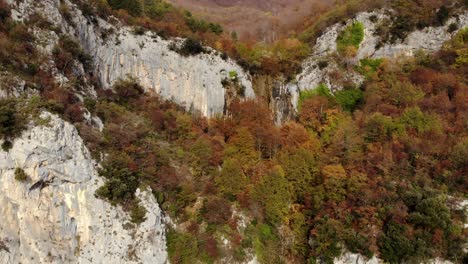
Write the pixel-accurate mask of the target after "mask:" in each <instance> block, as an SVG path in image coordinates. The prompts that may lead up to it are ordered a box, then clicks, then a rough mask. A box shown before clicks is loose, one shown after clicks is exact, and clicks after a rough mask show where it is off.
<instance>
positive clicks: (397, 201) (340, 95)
mask: <svg viewBox="0 0 468 264" xmlns="http://www.w3.org/2000/svg"><path fill="white" fill-rule="evenodd" d="M101 2H102V1H101ZM101 2H96V3H97V4H102V3H101ZM2 3H3V2H2V1H1V0H0V21H1V23H0V29H1V34H2V36H4V38H2V40H1V41H0V45H4V47H5V50H6V51H10V52H9V53H8V54H5V56H8V57H6V59H7V60H5V61H3V60H2V61H1V66H2V67H3V68H2V70H5V71H7V72H9V73H15V74H17V75H19V76H21V77H23V78H24V79H25V80H27V87H34V89H36V90H38V96H40V98H41V99H42V102H43V103H38V104H37V105H36V106H35V108H34V109H35V110H36V112H40V110H49V111H53V112H55V113H58V114H60V115H62V117H63V118H64V119H66V120H68V121H70V122H72V123H74V124H75V125H76V126H77V127H78V128H79V131H80V134H81V136H82V137H83V138H84V139H85V140H86V143H87V146H88V148H89V149H90V150H91V151H92V152H93V156H94V157H95V158H96V159H98V160H99V161H100V162H101V164H102V169H101V170H100V174H101V175H102V176H103V177H104V178H105V183H104V185H103V186H102V187H100V188H99V189H98V190H97V191H96V195H98V196H99V197H101V198H103V199H106V200H108V201H110V202H111V203H113V204H118V205H121V206H122V207H123V208H124V209H125V210H127V211H128V212H130V215H131V217H132V221H133V222H135V223H141V222H142V221H144V219H145V210H144V209H142V207H141V205H139V201H138V200H137V199H136V198H135V191H136V189H137V188H139V187H141V188H143V187H148V186H149V187H151V189H152V190H153V191H154V194H155V197H156V198H157V200H158V201H159V202H160V204H161V206H162V208H163V209H164V211H165V212H167V213H168V214H169V215H170V216H171V217H172V218H173V219H174V220H175V221H177V222H178V223H179V225H178V226H179V227H180V228H178V229H177V230H171V231H170V232H169V233H168V237H167V239H168V251H169V255H170V258H171V261H172V262H173V263H195V262H197V261H200V262H206V263H211V262H215V261H216V260H219V259H221V258H223V257H226V256H229V257H232V259H233V261H243V260H246V259H247V258H248V257H249V256H251V254H253V253H254V254H255V255H256V256H258V258H259V260H260V261H261V262H263V263H277V262H291V263H304V262H312V263H314V262H327V263H330V262H332V261H333V258H334V257H336V256H338V255H339V254H340V253H341V251H342V250H343V249H345V248H346V249H348V250H350V251H352V252H356V253H361V254H363V255H365V256H368V257H370V256H372V255H375V254H378V256H379V257H381V258H382V259H383V260H384V261H386V262H389V263H402V262H408V263H412V262H421V261H425V260H427V259H430V258H434V257H443V258H446V259H451V260H453V261H456V262H460V263H461V262H463V261H466V253H464V252H463V245H464V243H465V238H466V230H464V229H463V223H464V221H465V216H464V212H462V211H460V210H458V209H457V207H456V206H454V205H453V203H454V201H453V198H452V197H450V196H449V194H450V195H451V196H454V195H463V194H465V193H466V189H467V183H466V179H465V178H466V177H465V175H466V174H467V166H466V164H467V151H466V149H467V145H468V143H467V142H468V141H467V133H466V119H467V109H466V97H467V94H466V93H467V84H466V61H465V59H464V58H465V57H464V54H465V53H464V52H463V51H464V50H465V49H466V45H467V42H466V38H465V37H464V36H465V33H464V32H466V31H462V33H460V34H462V35H461V36H462V37H460V35H457V36H456V37H455V38H454V40H453V41H452V42H450V43H449V44H448V45H447V46H446V47H445V48H444V49H443V50H442V51H441V52H439V53H437V54H435V55H426V54H418V56H417V57H416V58H415V59H407V60H401V61H396V62H378V63H377V62H374V61H364V62H363V63H362V64H361V65H362V66H364V70H365V71H366V72H371V73H372V74H369V76H368V78H367V80H366V82H365V83H364V85H363V86H362V87H359V89H357V88H356V89H346V90H343V91H342V92H337V93H335V94H331V92H330V91H329V90H328V88H327V87H326V86H324V85H321V86H320V87H319V89H316V90H315V91H313V92H305V93H303V94H301V102H300V111H299V115H298V118H297V120H292V121H290V122H288V123H286V124H283V125H282V126H279V127H277V126H275V124H274V122H273V117H272V113H271V112H270V109H268V107H267V106H266V105H265V104H264V102H262V101H254V100H244V101H239V100H237V101H235V102H233V103H232V104H231V105H230V109H229V111H228V112H229V115H227V116H223V117H217V118H213V119H206V118H204V117H201V116H200V115H199V114H198V113H196V112H187V111H185V110H184V109H183V108H181V107H180V106H177V105H176V104H174V103H173V102H170V101H166V100H162V99H160V98H158V97H149V96H147V95H145V94H144V91H143V89H142V87H140V86H139V85H138V84H137V83H135V81H134V80H132V79H128V80H122V81H120V82H117V83H116V84H115V85H114V87H113V88H114V89H113V90H101V89H99V87H98V85H96V89H97V94H98V96H97V97H96V98H94V97H91V96H90V97H89V98H86V99H83V100H82V99H81V98H80V97H78V96H77V95H76V94H75V92H76V90H75V89H78V88H81V87H83V86H84V84H86V81H87V80H86V78H83V77H82V76H75V75H74V74H72V72H73V71H72V70H71V69H72V68H73V67H75V66H76V65H75V62H76V63H77V62H78V61H81V62H82V63H83V62H85V61H86V56H80V54H81V55H84V54H83V53H82V52H81V51H80V50H79V49H76V48H77V47H76V45H74V43H73V41H71V42H70V41H69V40H67V39H61V40H60V42H59V45H58V46H57V47H56V48H55V51H56V52H54V56H53V59H54V60H55V63H56V65H63V67H59V68H60V69H59V70H60V71H61V73H62V74H64V75H65V76H66V77H67V78H70V80H71V82H70V83H72V84H73V85H65V86H61V85H58V84H57V82H56V81H55V79H54V78H53V76H52V75H51V74H50V73H48V72H46V71H44V70H42V69H41V67H34V66H27V65H28V64H32V63H33V62H37V63H41V60H40V58H39V57H38V56H35V54H36V51H35V49H34V48H30V47H29V46H28V45H27V44H31V42H30V40H31V39H32V36H31V35H30V34H28V30H24V28H23V27H22V25H21V24H15V23H13V22H11V21H10V22H5V21H6V20H8V19H4V18H2V16H3V15H2V14H3V13H2V12H3V11H2ZM106 6H107V5H105V4H103V5H102V6H100V5H98V6H97V8H104V9H103V10H101V11H102V12H111V11H110V10H108V9H106ZM115 12H117V14H119V13H120V14H119V15H120V16H121V17H122V18H125V17H126V18H127V19H128V20H141V21H140V22H139V23H143V22H147V23H149V24H150V25H151V23H153V22H154V21H149V22H148V20H146V18H145V17H139V14H140V13H138V12H136V13H135V16H128V15H127V14H125V12H122V11H115ZM132 12H133V11H132ZM142 12H146V11H145V10H143V11H142ZM156 13H158V12H156ZM148 16H150V15H149V14H148ZM142 21H143V22H142ZM161 21H164V19H162V20H161ZM28 23H29V22H28ZM31 23H32V22H31ZM208 34H211V33H208ZM20 40H21V41H20ZM238 47H240V48H239V50H241V51H242V52H245V54H246V56H248V58H249V63H253V64H254V65H255V64H256V65H260V66H258V67H264V66H267V65H270V66H271V67H272V68H271V69H275V67H276V66H278V65H277V64H275V63H277V62H282V60H283V59H284V58H286V59H284V61H283V62H284V63H285V64H284V65H283V67H286V66H287V65H288V64H287V63H289V62H290V61H294V60H297V59H298V58H300V57H301V56H304V54H306V53H307V48H306V47H305V46H304V44H303V43H301V42H299V41H297V40H291V41H285V43H284V44H280V45H279V46H273V47H261V48H255V45H254V46H249V45H247V44H246V45H245V46H241V45H240V44H239V46H238ZM252 47H254V48H252ZM5 50H3V51H5ZM290 51H293V52H292V53H290ZM0 52H1V51H0ZM294 52H297V53H294ZM24 53H25V54H30V55H31V56H30V57H29V58H30V60H27V59H26V58H27V56H25V55H24ZM271 53H275V54H280V55H282V56H281V59H278V60H277V61H276V60H275V59H272V60H273V62H274V63H272V64H268V62H270V61H269V59H270V58H272V57H269V55H264V54H271ZM76 55H79V56H76ZM283 55H284V56H283ZM75 56H76V57H75ZM1 58H4V57H1ZM80 58H82V59H85V60H83V61H82V60H81V59H80ZM273 58H274V57H273ZM64 62H73V63H72V64H67V63H64ZM9 66H10V67H9ZM69 67H70V68H69ZM266 69H268V68H266ZM272 72H273V73H274V72H275V71H273V70H272ZM36 103H37V102H36ZM10 104H14V102H13V103H11V102H7V103H4V102H3V101H1V103H0V122H3V123H2V125H3V126H2V127H1V128H2V129H3V130H0V131H1V132H2V136H3V137H5V136H6V137H8V136H9V135H14V134H16V133H12V132H11V131H14V132H18V131H21V129H22V127H23V126H22V125H23V124H24V123H23V122H24V120H23V121H22V119H19V118H18V119H17V118H16V116H15V115H16V114H17V113H20V111H17V112H15V111H11V109H14V108H16V107H18V105H14V106H10ZM85 108H86V109H85ZM86 110H89V111H90V113H91V114H92V115H94V116H98V117H100V119H101V120H102V121H103V123H104V128H103V131H102V132H101V131H99V130H98V129H97V128H95V127H93V126H92V125H91V124H90V121H88V120H86V119H85V117H84V113H86ZM12 120H13V121H12ZM12 124H13V125H12ZM18 127H19V128H20V129H17V128H18ZM5 131H6V132H5ZM18 133H19V132H18ZM101 154H105V155H101ZM224 241H228V242H229V243H228V246H226V245H225V244H224Z"/></svg>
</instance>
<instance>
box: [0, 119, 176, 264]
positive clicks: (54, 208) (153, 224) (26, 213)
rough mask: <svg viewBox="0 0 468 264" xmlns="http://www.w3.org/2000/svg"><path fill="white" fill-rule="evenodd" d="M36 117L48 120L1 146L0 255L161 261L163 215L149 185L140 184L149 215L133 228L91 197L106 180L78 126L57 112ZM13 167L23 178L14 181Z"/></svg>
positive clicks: (9, 259)
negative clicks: (5, 148)
mask: <svg viewBox="0 0 468 264" xmlns="http://www.w3.org/2000/svg"><path fill="white" fill-rule="evenodd" d="M41 118H43V119H45V120H47V121H46V122H47V124H46V125H45V126H34V127H30V128H29V129H28V130H27V131H25V132H24V133H23V135H22V136H21V137H20V138H18V139H16V140H15V143H14V145H13V146H12V148H11V150H10V151H9V152H4V151H0V175H1V177H0V192H1V193H2V195H0V204H1V205H2V206H1V209H0V213H1V215H2V221H1V223H0V242H1V246H2V248H1V250H0V262H1V263H5V264H10V263H12V264H13V263H104V262H109V261H111V262H115V263H141V262H144V263H166V261H167V252H166V237H165V225H164V214H163V213H162V212H161V209H159V206H158V204H157V202H156V200H155V198H154V197H153V195H152V194H151V191H143V192H140V191H138V194H137V196H138V197H139V198H140V199H141V201H142V204H143V205H144V206H145V208H146V209H147V211H148V214H147V215H146V218H147V220H146V221H145V222H144V223H143V224H141V225H139V226H137V227H136V228H135V227H133V224H132V223H131V222H130V219H129V217H128V215H127V214H126V213H125V212H123V211H122V209H121V208H119V207H115V206H112V205H110V204H109V203H108V202H105V201H103V200H101V199H98V198H96V197H95V196H94V192H95V190H96V189H97V188H98V187H99V186H100V185H102V183H103V180H102V178H101V177H99V176H98V173H97V169H96V164H95V162H94V161H93V160H92V159H91V157H90V153H89V151H88V150H87V148H86V147H85V145H84V143H83V141H82V139H81V138H80V136H79V135H78V132H77V130H76V129H75V128H74V127H73V126H72V125H71V124H69V123H67V122H64V121H63V120H61V119H60V118H58V117H57V116H55V115H51V114H48V113H43V114H42V116H41ZM15 170H16V171H18V170H21V171H24V172H25V173H26V174H27V175H28V176H27V177H28V179H25V181H24V182H18V180H15ZM136 241H138V242H136Z"/></svg>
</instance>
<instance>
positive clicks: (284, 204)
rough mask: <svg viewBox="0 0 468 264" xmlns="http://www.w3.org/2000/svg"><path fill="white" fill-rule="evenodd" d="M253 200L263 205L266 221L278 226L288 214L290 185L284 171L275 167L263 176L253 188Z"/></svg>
mask: <svg viewBox="0 0 468 264" xmlns="http://www.w3.org/2000/svg"><path fill="white" fill-rule="evenodd" d="M253 196H254V197H255V200H256V201H257V202H258V203H260V204H262V205H263V208H264V210H265V217H266V219H267V220H268V221H269V222H270V223H272V224H279V223H281V221H282V220H283V218H284V217H285V216H286V215H287V213H288V212H289V206H290V203H291V189H290V184H289V182H288V181H287V180H286V177H285V175H284V171H283V169H282V168H281V167H280V166H276V167H275V168H273V169H272V171H271V172H270V173H269V174H267V175H265V176H264V177H263V179H262V182H261V183H260V184H259V185H257V186H255V190H254V193H253Z"/></svg>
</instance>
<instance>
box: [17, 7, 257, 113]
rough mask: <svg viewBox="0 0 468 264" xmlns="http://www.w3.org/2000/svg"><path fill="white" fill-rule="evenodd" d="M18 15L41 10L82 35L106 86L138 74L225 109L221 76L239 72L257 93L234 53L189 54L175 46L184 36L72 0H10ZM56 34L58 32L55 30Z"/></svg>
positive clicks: (212, 108) (196, 105) (163, 88)
mask: <svg viewBox="0 0 468 264" xmlns="http://www.w3.org/2000/svg"><path fill="white" fill-rule="evenodd" d="M10 2H11V4H12V5H13V8H14V10H13V17H14V18H15V19H16V20H24V19H26V18H27V17H28V16H29V15H31V14H34V13H35V12H39V13H42V14H44V15H45V16H46V17H47V19H48V20H49V22H52V23H53V24H54V25H55V26H57V27H58V28H60V29H62V31H63V32H65V33H67V34H69V35H71V36H73V37H75V38H76V39H77V40H79V42H80V44H81V45H82V47H83V48H84V49H85V51H86V52H87V53H89V54H90V55H91V57H92V58H93V64H94V73H95V75H96V76H97V77H98V79H99V80H100V83H101V84H102V85H103V87H105V88H109V87H111V86H112V84H113V83H114V82H115V81H117V80H118V79H122V78H126V77H127V76H133V77H135V78H137V80H139V82H140V84H141V85H142V86H143V87H144V88H145V89H146V90H147V91H148V92H149V93H154V94H160V95H161V96H162V97H163V98H165V99H172V100H174V101H175V102H177V103H179V104H181V105H185V106H186V107H187V109H189V108H192V109H194V110H198V111H200V112H201V113H202V114H204V115H205V116H213V115H215V114H217V113H222V112H223V110H224V103H225V95H226V93H225V90H224V88H223V85H222V83H221V82H222V80H223V79H225V78H226V77H227V75H228V73H229V72H236V73H237V76H238V80H239V82H240V83H241V84H242V85H243V86H244V87H245V96H246V97H253V96H254V93H253V89H252V83H251V80H250V76H249V75H248V74H247V73H245V72H244V70H243V69H242V68H241V67H240V66H239V65H237V64H236V63H235V62H234V61H232V60H231V59H229V58H226V59H223V58H222V57H221V56H220V54H218V53H217V52H216V51H215V50H213V49H211V48H208V47H207V48H206V50H207V52H206V53H202V54H198V55H195V56H187V57H184V56H182V55H180V54H178V53H177V52H175V51H173V50H171V49H170V46H171V45H174V44H172V43H175V44H176V45H177V44H178V43H179V44H180V42H181V41H182V40H180V39H178V40H165V39H162V38H161V37H159V36H157V35H156V34H155V33H150V32H147V33H144V34H137V33H135V32H134V31H133V29H132V28H129V27H125V26H124V25H122V24H120V22H118V21H117V19H115V21H114V22H115V23H113V24H111V23H109V22H107V21H104V20H103V19H100V18H94V17H93V18H90V17H86V16H85V15H83V13H82V11H81V10H80V9H79V8H78V7H77V6H76V5H75V4H73V3H71V2H70V1H68V0H65V1H60V0H44V1H40V2H37V1H34V0H25V1H21V2H14V1H10ZM62 2H63V3H65V4H66V5H68V7H69V12H70V19H65V18H64V17H63V16H62V14H61V13H60V11H59V6H60V5H61V3H62ZM51 34H53V32H51Z"/></svg>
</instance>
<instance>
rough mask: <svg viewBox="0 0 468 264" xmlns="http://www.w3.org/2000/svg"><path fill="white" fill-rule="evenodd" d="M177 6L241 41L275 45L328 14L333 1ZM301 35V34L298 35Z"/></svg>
mask: <svg viewBox="0 0 468 264" xmlns="http://www.w3.org/2000/svg"><path fill="white" fill-rule="evenodd" d="M170 2H171V3H173V4H174V5H175V6H180V7H183V8H186V9H188V10H190V11H191V12H193V13H194V14H196V15H198V16H200V17H203V18H206V19H208V20H211V21H215V22H218V23H220V24H221V25H223V27H225V28H226V30H228V31H229V32H236V33H237V35H238V37H239V38H240V39H241V40H251V41H252V40H253V41H266V42H273V41H276V40H278V39H279V38H282V37H287V36H288V35H289V34H291V33H293V32H295V31H296V30H297V29H298V28H301V25H302V23H303V22H304V19H305V18H306V17H309V16H315V15H317V14H318V13H321V12H324V11H325V10H327V9H328V8H330V7H331V6H332V3H333V1H330V0H273V1H267V0H238V1H223V0H202V1H197V0H171V1H170ZM296 33H297V32H296Z"/></svg>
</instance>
